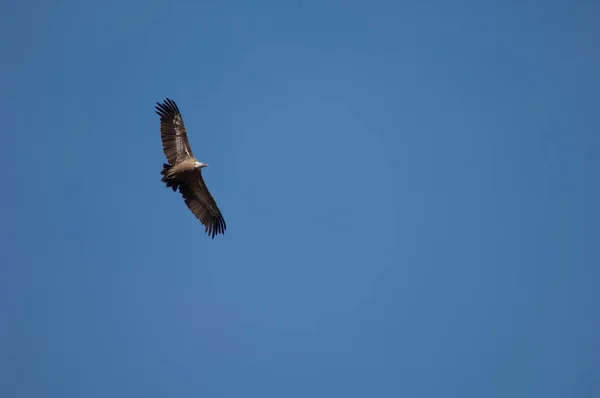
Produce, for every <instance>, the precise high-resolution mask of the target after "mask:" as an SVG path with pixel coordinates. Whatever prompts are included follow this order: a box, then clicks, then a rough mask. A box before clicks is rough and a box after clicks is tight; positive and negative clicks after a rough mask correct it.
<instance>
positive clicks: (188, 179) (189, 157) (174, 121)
mask: <svg viewBox="0 0 600 398" xmlns="http://www.w3.org/2000/svg"><path fill="white" fill-rule="evenodd" d="M156 105H157V106H156V113H157V114H158V115H159V116H160V135H161V139H162V144H163V151H164V152H165V155H166V157H167V161H168V162H169V164H163V170H162V172H161V174H162V175H163V178H162V179H161V181H162V182H164V183H165V184H166V185H167V187H168V188H171V189H173V191H176V190H177V189H178V188H179V192H180V193H181V195H182V196H183V199H184V201H185V204H186V205H187V207H188V208H189V209H190V210H191V211H192V213H194V215H195V216H196V217H197V218H198V219H199V220H200V222H202V224H203V225H204V227H205V231H206V233H208V235H210V236H212V238H213V239H214V237H215V235H217V234H224V233H225V230H226V229H227V227H226V225H225V220H224V219H223V215H222V214H221V211H220V210H219V207H218V206H217V203H216V202H215V200H214V199H213V197H212V195H211V194H210V192H209V191H208V188H207V187H206V184H205V183H204V179H203V178H202V170H201V168H202V167H204V165H203V163H200V162H198V160H197V159H196V158H195V157H194V154H193V152H192V148H191V146H190V143H189V141H188V137H187V131H186V129H185V124H184V123H183V117H182V116H181V112H179V108H178V107H177V104H176V103H175V101H173V100H171V99H169V98H167V99H166V100H165V101H164V102H163V103H162V104H161V103H158V102H157V103H156Z"/></svg>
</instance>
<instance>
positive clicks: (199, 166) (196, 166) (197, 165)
mask: <svg viewBox="0 0 600 398" xmlns="http://www.w3.org/2000/svg"><path fill="white" fill-rule="evenodd" d="M206 166H208V165H207V164H206V163H202V162H196V164H194V168H196V169H198V170H200V169H201V168H203V167H206Z"/></svg>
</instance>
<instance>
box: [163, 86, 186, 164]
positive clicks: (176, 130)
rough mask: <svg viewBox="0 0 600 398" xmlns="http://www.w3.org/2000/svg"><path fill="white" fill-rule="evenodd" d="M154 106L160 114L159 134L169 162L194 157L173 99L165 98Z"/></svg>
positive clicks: (175, 162) (174, 162) (181, 118)
mask: <svg viewBox="0 0 600 398" xmlns="http://www.w3.org/2000/svg"><path fill="white" fill-rule="evenodd" d="M155 108H156V114H158V115H159V116H160V136H161V140H162V144H163V151H164V152H165V156H166V157H167V160H168V161H169V163H170V164H171V165H175V164H177V163H179V162H180V161H181V160H183V159H184V158H189V157H194V154H193V152H192V147H191V146H190V143H189V141H188V136H187V130H186V128H185V124H184V123H183V116H182V115H181V112H180V111H179V107H178V106H177V104H176V103H175V101H173V100H172V99H170V98H167V99H165V101H164V102H163V103H162V104H161V103H159V102H157V103H156V107H155Z"/></svg>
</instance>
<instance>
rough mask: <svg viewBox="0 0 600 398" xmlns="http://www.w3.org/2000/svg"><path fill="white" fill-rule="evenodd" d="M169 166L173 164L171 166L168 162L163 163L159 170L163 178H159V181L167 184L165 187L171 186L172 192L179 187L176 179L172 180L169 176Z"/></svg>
mask: <svg viewBox="0 0 600 398" xmlns="http://www.w3.org/2000/svg"><path fill="white" fill-rule="evenodd" d="M171 167H173V166H171V165H170V164H166V163H163V169H162V171H161V172H160V174H161V175H162V176H163V178H161V181H162V182H164V183H165V184H166V185H167V188H171V189H172V190H173V192H175V191H177V188H179V183H178V182H177V181H176V180H172V179H170V178H169V170H171Z"/></svg>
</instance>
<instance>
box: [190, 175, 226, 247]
mask: <svg viewBox="0 0 600 398" xmlns="http://www.w3.org/2000/svg"><path fill="white" fill-rule="evenodd" d="M179 192H181V195H182V196H183V199H184V201H185V204H186V205H187V207H188V208H189V209H190V210H191V212H192V213H193V214H194V215H195V216H196V218H198V219H199V220H200V222H201V223H202V224H203V225H204V227H205V228H204V232H206V233H207V234H208V235H209V236H211V237H212V238H213V239H214V238H215V235H218V234H222V235H223V234H225V230H226V229H227V225H226V224H225V219H224V218H223V215H222V214H221V211H220V210H219V207H218V206H217V202H215V199H214V198H213V197H212V195H211V194H210V192H209V191H208V188H207V187H206V184H205V183H204V179H203V178H202V174H201V172H200V171H198V178H197V179H196V180H193V181H186V182H184V183H180V185H179Z"/></svg>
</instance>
